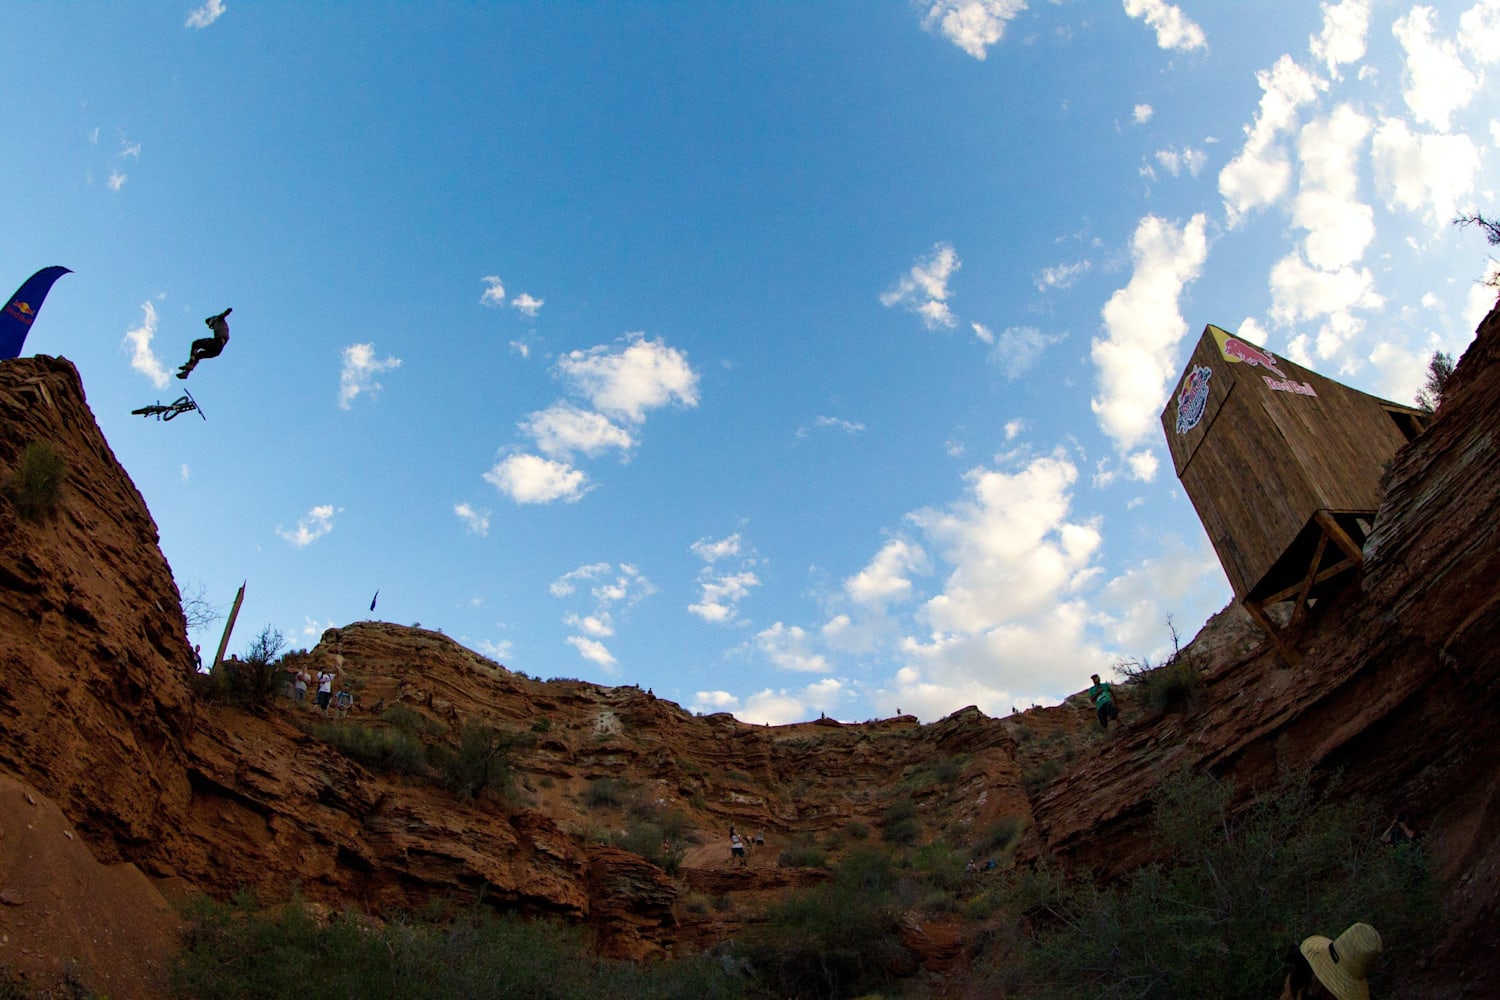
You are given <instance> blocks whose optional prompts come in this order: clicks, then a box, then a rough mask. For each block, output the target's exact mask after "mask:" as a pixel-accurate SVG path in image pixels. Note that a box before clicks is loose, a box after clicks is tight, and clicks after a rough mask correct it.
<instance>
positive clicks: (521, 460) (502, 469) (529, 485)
mask: <svg viewBox="0 0 1500 1000" xmlns="http://www.w3.org/2000/svg"><path fill="white" fill-rule="evenodd" d="M484 478H485V479H486V480H488V481H489V482H491V483H493V484H494V485H495V488H496V489H498V490H499V491H500V492H501V493H504V494H505V495H506V496H508V497H510V498H511V499H512V500H514V501H515V502H516V503H551V502H552V501H554V500H564V501H566V502H568V503H574V502H576V501H578V500H581V499H582V498H583V495H584V494H585V493H586V492H588V488H587V483H588V478H589V477H588V475H587V474H585V473H584V472H582V471H580V470H578V469H575V468H573V467H572V466H571V465H569V464H567V463H566V462H554V461H552V460H551V459H547V458H542V457H541V456H540V455H527V454H515V455H508V456H506V457H505V458H503V459H501V460H500V461H499V462H497V463H496V464H495V467H494V468H492V469H490V471H489V472H486V473H485V474H484Z"/></svg>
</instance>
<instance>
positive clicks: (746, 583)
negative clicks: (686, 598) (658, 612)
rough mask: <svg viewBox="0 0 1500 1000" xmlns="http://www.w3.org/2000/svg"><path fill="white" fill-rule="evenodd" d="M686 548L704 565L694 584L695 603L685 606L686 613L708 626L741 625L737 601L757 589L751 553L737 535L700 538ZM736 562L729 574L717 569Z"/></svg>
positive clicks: (738, 602)
mask: <svg viewBox="0 0 1500 1000" xmlns="http://www.w3.org/2000/svg"><path fill="white" fill-rule="evenodd" d="M689 548H690V549H691V550H692V552H693V554H694V555H696V556H697V557H698V558H699V559H702V560H703V562H704V564H705V565H704V567H703V569H701V570H699V572H698V576H697V580H696V583H697V585H698V589H699V598H698V601H697V603H695V604H690V605H688V611H689V613H691V614H694V615H696V616H698V617H699V618H701V619H703V620H704V621H706V622H709V623H710V624H736V623H739V622H740V613H739V606H740V602H741V601H743V600H744V599H745V598H747V597H749V596H750V592H751V591H752V590H754V589H755V588H756V587H759V586H760V578H759V577H758V576H756V574H755V572H754V570H753V568H752V567H753V566H754V565H755V564H756V562H757V561H758V559H757V558H756V555H755V553H754V552H753V551H747V550H745V548H744V542H743V539H742V538H741V537H740V535H739V533H738V532H736V533H735V534H733V535H729V536H727V537H725V538H721V539H719V540H718V541H710V540H709V539H707V538H700V539H699V540H698V541H696V542H694V543H693V544H692V545H691V546H689ZM729 559H735V560H738V564H737V565H736V566H735V567H734V568H733V569H731V570H729V571H727V572H726V571H723V570H720V569H717V568H716V567H717V566H718V564H719V563H721V562H724V561H725V560H729Z"/></svg>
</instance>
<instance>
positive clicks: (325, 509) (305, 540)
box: [276, 503, 334, 549]
mask: <svg viewBox="0 0 1500 1000" xmlns="http://www.w3.org/2000/svg"><path fill="white" fill-rule="evenodd" d="M333 514H334V509H333V504H327V503H325V504H320V505H318V506H317V507H314V508H312V509H311V510H309V511H308V512H307V514H306V515H305V516H303V517H300V518H298V519H297V526H296V527H295V528H293V529H291V530H287V529H286V528H283V527H282V526H281V525H279V524H278V525H277V526H276V534H278V535H280V536H281V537H282V538H284V539H286V540H287V541H288V542H291V543H292V544H293V545H295V546H296V547H297V548H299V549H304V548H306V547H307V546H309V545H311V544H312V543H313V542H316V541H317V540H318V539H320V538H322V537H323V536H324V535H326V534H328V533H329V532H330V531H332V530H333Z"/></svg>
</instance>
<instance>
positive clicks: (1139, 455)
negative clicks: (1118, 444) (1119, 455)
mask: <svg viewBox="0 0 1500 1000" xmlns="http://www.w3.org/2000/svg"><path fill="white" fill-rule="evenodd" d="M1125 464H1126V465H1128V466H1130V476H1131V478H1132V479H1136V480H1139V481H1140V482H1143V483H1149V482H1151V481H1152V480H1153V479H1155V478H1156V470H1157V466H1158V462H1157V458H1156V453H1155V452H1151V451H1133V452H1131V453H1130V454H1129V455H1126V456H1125Z"/></svg>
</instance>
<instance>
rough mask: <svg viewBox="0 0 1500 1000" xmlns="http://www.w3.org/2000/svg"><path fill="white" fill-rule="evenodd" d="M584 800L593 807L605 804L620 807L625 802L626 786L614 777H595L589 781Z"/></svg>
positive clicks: (596, 807)
mask: <svg viewBox="0 0 1500 1000" xmlns="http://www.w3.org/2000/svg"><path fill="white" fill-rule="evenodd" d="M583 801H584V803H585V804H586V805H588V806H589V807H590V808H593V809H598V808H601V807H605V806H613V807H616V808H618V807H619V806H621V805H624V803H625V786H624V785H622V784H621V783H620V782H619V781H616V780H615V779H614V778H595V779H594V780H593V781H591V782H589V787H588V791H586V792H584V795H583Z"/></svg>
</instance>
